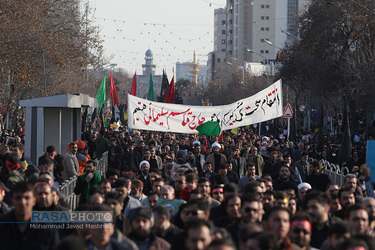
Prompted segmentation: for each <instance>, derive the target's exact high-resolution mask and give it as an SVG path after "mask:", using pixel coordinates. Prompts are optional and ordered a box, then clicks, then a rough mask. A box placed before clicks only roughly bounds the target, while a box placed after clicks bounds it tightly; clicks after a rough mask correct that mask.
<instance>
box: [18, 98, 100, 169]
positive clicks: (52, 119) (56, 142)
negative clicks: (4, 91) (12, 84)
mask: <svg viewBox="0 0 375 250" xmlns="http://www.w3.org/2000/svg"><path fill="white" fill-rule="evenodd" d="M20 106H21V107H25V108H26V117H25V157H26V158H27V159H30V160H31V162H32V163H34V164H38V162H37V161H38V158H39V157H40V156H42V155H43V152H44V150H45V149H46V147H47V146H49V145H53V146H55V148H56V152H57V153H59V154H65V153H66V150H67V145H68V144H69V143H70V142H72V141H77V140H81V124H82V122H81V109H82V107H92V108H97V107H98V102H97V101H96V99H95V98H92V97H90V96H88V95H84V94H76V95H69V94H64V95H56V96H46V97H41V98H34V99H25V100H21V101H20Z"/></svg>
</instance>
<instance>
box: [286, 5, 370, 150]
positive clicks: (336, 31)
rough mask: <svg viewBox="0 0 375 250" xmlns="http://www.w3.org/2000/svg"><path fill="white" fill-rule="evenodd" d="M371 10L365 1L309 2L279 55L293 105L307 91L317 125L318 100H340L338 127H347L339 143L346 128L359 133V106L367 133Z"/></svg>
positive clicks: (331, 103)
mask: <svg viewBox="0 0 375 250" xmlns="http://www.w3.org/2000/svg"><path fill="white" fill-rule="evenodd" d="M374 10H375V2H374V1H370V0H355V1H345V0H335V1H332V0H319V1H312V3H311V5H310V7H309V9H308V11H307V12H306V13H304V14H303V15H302V16H301V18H300V38H301V39H300V40H298V41H296V42H295V43H293V44H291V45H290V46H288V47H286V48H285V49H284V50H283V53H282V56H281V58H280V60H281V62H282V64H283V67H282V70H281V74H280V77H281V78H282V79H283V83H284V84H286V85H287V86H289V87H290V89H292V90H293V91H294V93H295V97H296V98H295V104H296V106H297V107H298V106H299V105H300V104H301V103H300V102H299V101H300V100H303V99H304V98H301V97H303V96H304V95H306V94H307V93H311V95H312V96H314V98H316V99H317V100H318V103H319V104H320V107H319V113H320V116H319V117H320V119H319V120H320V122H319V123H320V125H322V119H323V106H324V105H325V106H327V107H335V106H336V107H337V104H338V103H339V102H340V101H341V102H342V103H343V105H342V106H343V110H344V128H349V126H350V129H351V130H349V129H346V130H344V131H345V133H344V140H343V143H344V144H345V143H346V141H348V140H349V141H350V133H349V131H351V132H352V133H354V134H357V135H358V134H360V133H362V132H364V131H360V129H359V128H360V127H359V124H358V121H359V112H357V111H358V110H359V109H360V108H363V109H365V110H366V111H367V132H368V133H367V134H369V135H371V134H372V131H371V126H370V124H369V123H368V121H369V120H370V119H371V118H372V115H371V114H372V113H373V111H372V108H373V107H374V104H375V102H374V98H373V96H374V94H375V84H374V77H375V12H374ZM348 118H350V120H349V119H348ZM345 124H346V125H345ZM320 127H322V126H320ZM346 153H350V152H346Z"/></svg>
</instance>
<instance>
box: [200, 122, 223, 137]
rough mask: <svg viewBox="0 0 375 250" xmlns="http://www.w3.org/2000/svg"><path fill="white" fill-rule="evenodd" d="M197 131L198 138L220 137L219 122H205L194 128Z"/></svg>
mask: <svg viewBox="0 0 375 250" xmlns="http://www.w3.org/2000/svg"><path fill="white" fill-rule="evenodd" d="M195 129H196V130H198V136H200V135H216V136H219V135H220V125H219V122H218V121H216V122H205V123H203V124H201V125H199V126H197V127H196V128H195Z"/></svg>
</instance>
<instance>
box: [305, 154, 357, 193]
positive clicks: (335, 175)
mask: <svg viewBox="0 0 375 250" xmlns="http://www.w3.org/2000/svg"><path fill="white" fill-rule="evenodd" d="M312 160H314V159H312ZM319 163H320V166H323V167H324V173H325V174H327V175H328V176H329V178H330V179H331V183H332V184H337V185H338V186H339V187H341V186H342V183H343V182H344V178H345V176H346V175H347V174H349V173H350V171H349V169H348V168H347V167H343V168H340V166H338V165H335V164H333V163H330V162H328V161H327V160H323V159H322V160H320V161H319Z"/></svg>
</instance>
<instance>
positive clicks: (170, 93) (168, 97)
mask: <svg viewBox="0 0 375 250" xmlns="http://www.w3.org/2000/svg"><path fill="white" fill-rule="evenodd" d="M175 98H176V92H175V89H174V76H173V77H172V80H171V83H170V84H169V86H168V90H167V93H166V94H165V98H164V103H174V101H175Z"/></svg>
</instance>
